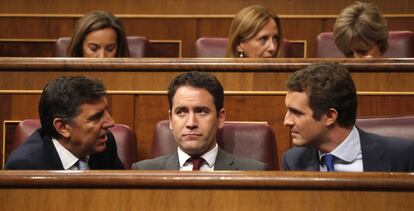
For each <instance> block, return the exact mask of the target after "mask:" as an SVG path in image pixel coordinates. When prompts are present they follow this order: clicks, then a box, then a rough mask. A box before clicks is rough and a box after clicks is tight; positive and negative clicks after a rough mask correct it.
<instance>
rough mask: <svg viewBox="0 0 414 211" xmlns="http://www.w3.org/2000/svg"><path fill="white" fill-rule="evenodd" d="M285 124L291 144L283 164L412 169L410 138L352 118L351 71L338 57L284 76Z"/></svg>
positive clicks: (354, 102)
mask: <svg viewBox="0 0 414 211" xmlns="http://www.w3.org/2000/svg"><path fill="white" fill-rule="evenodd" d="M285 104H286V107H287V113H286V116H285V120H284V124H285V126H287V127H289V128H290V130H291V137H292V143H293V145H295V146H296V147H294V148H292V149H290V150H288V151H287V152H286V153H285V155H284V157H283V167H284V169H285V170H299V171H356V172H361V171H400V172H407V171H413V170H414V141H408V140H402V139H398V138H389V137H382V136H378V135H375V134H371V133H367V132H365V131H363V130H361V129H359V128H357V127H356V126H355V125H354V124H355V120H356V113H357V95H356V88H355V84H354V82H353V80H352V78H351V75H350V73H349V72H348V71H347V70H346V69H345V68H344V67H343V66H341V65H339V64H337V63H325V64H323V63H322V64H314V65H310V66H309V67H307V68H305V69H303V70H299V71H297V72H295V73H293V75H292V76H291V77H290V78H289V80H288V82H287V94H286V99H285Z"/></svg>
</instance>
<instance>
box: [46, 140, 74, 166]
mask: <svg viewBox="0 0 414 211" xmlns="http://www.w3.org/2000/svg"><path fill="white" fill-rule="evenodd" d="M52 141H53V145H55V148H56V151H57V153H58V155H59V158H60V161H61V162H62V165H63V169H65V170H79V169H78V165H77V162H78V160H79V158H77V157H76V156H75V155H73V154H72V153H71V152H70V151H69V150H67V149H66V148H65V147H63V146H62V144H60V143H59V141H58V140H56V139H55V138H52Z"/></svg>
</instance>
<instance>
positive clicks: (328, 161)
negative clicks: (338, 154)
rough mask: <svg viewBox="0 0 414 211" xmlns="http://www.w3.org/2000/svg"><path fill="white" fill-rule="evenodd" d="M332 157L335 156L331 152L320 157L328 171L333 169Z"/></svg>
mask: <svg viewBox="0 0 414 211" xmlns="http://www.w3.org/2000/svg"><path fill="white" fill-rule="evenodd" d="M334 158H335V156H334V155H332V154H326V155H324V156H323V157H322V161H323V163H324V164H325V166H326V169H327V170H328V171H335V168H334Z"/></svg>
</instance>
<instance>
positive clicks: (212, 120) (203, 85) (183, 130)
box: [132, 72, 266, 171]
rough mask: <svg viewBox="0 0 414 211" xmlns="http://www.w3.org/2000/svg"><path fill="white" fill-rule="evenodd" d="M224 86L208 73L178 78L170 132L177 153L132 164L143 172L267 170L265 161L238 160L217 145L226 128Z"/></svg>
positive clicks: (170, 89) (170, 93)
mask: <svg viewBox="0 0 414 211" xmlns="http://www.w3.org/2000/svg"><path fill="white" fill-rule="evenodd" d="M223 101H224V94H223V87H222V85H221V84H220V82H219V81H218V80H217V78H216V77H215V76H213V75H210V74H208V73H200V72H188V73H184V74H181V75H179V76H177V77H175V78H174V79H173V80H172V81H171V82H170V84H169V87H168V102H169V106H170V108H169V119H170V129H171V130H172V133H173V135H174V139H175V141H176V143H177V145H178V147H177V152H175V153H174V154H171V155H164V156H161V157H158V158H155V159H150V160H144V161H140V162H137V163H134V164H133V165H132V169H141V170H180V171H185V170H188V171H191V170H203V171H211V170H265V169H266V165H265V164H264V163H262V162H259V161H255V160H251V159H247V158H241V157H237V156H234V155H231V154H228V153H226V152H224V151H223V150H222V149H220V147H219V146H218V145H217V141H216V134H217V130H218V129H219V128H222V127H223V124H224V119H225V116H226V115H225V114H226V113H225V110H224V108H223Z"/></svg>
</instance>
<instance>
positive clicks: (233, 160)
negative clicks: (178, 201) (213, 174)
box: [132, 148, 267, 171]
mask: <svg viewBox="0 0 414 211" xmlns="http://www.w3.org/2000/svg"><path fill="white" fill-rule="evenodd" d="M179 168H180V164H179V161H178V152H175V153H174V154H170V155H164V156H161V157H157V158H154V159H149V160H143V161H139V162H136V163H134V164H132V169H140V170H179ZM214 170H241V171H247V170H267V167H266V164H264V163H262V162H260V161H256V160H252V159H248V158H241V157H237V156H234V155H231V154H229V153H227V152H225V151H223V150H222V149H220V148H219V149H218V152H217V158H216V162H215V164H214Z"/></svg>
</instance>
